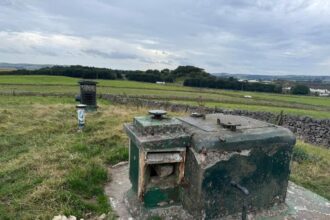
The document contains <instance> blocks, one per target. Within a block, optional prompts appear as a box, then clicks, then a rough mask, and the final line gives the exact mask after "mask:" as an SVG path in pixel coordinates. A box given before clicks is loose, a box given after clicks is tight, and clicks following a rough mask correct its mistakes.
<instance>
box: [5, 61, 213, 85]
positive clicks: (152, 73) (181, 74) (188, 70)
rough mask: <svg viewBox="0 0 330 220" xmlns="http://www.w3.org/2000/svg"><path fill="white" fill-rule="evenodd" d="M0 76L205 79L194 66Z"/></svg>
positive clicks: (53, 70) (40, 71)
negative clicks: (172, 68)
mask: <svg viewBox="0 0 330 220" xmlns="http://www.w3.org/2000/svg"><path fill="white" fill-rule="evenodd" d="M0 74H1V75H5V74H10V75H51V76H68V77H77V78H84V79H110V80H111V79H128V80H134V81H143V82H152V83H154V82H156V81H164V82H174V81H175V80H176V79H177V78H189V77H207V76H209V74H208V73H206V72H205V71H204V70H203V69H201V68H198V67H194V66H179V67H178V68H176V69H174V70H169V69H163V70H161V71H159V70H147V71H141V70H113V69H107V68H97V67H86V66H79V65H76V66H53V67H46V68H42V69H38V70H25V69H22V70H16V71H11V72H0Z"/></svg>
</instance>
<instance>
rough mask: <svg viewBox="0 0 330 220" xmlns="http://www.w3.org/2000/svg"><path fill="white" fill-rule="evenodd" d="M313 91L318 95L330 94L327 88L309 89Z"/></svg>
mask: <svg viewBox="0 0 330 220" xmlns="http://www.w3.org/2000/svg"><path fill="white" fill-rule="evenodd" d="M309 90H310V92H311V93H313V94H315V95H318V96H323V97H324V96H330V91H329V90H327V89H313V88H310V89H309Z"/></svg>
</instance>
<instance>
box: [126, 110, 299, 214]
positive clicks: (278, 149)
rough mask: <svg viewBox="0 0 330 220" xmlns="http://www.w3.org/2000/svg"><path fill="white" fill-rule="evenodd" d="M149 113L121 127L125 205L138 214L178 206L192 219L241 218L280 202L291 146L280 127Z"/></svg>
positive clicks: (216, 117)
mask: <svg viewBox="0 0 330 220" xmlns="http://www.w3.org/2000/svg"><path fill="white" fill-rule="evenodd" d="M149 113H150V114H149V115H146V116H141V117H135V118H134V120H133V123H131V124H125V125H124V128H125V131H126V133H127V134H128V136H129V139H130V141H129V153H130V156H129V157H130V158H129V178H130V181H131V183H132V189H131V190H130V191H129V192H128V194H127V196H128V201H130V200H132V201H133V200H134V201H138V203H139V205H141V206H142V207H143V208H144V209H145V210H148V209H153V208H164V207H171V206H175V205H180V206H182V207H183V208H184V210H186V211H187V212H188V213H189V214H190V215H192V216H193V218H194V219H219V218H222V217H225V216H229V215H235V214H238V213H240V215H242V218H244V216H246V214H247V213H249V212H258V211H262V210H267V209H269V208H271V207H273V206H274V205H276V204H281V203H284V202H285V198H286V192H287V186H288V179H289V174H290V161H291V155H292V148H293V146H294V144H295V136H294V135H293V134H292V133H291V132H290V131H289V130H288V129H286V128H283V127H279V126H276V125H272V124H269V123H265V122H261V121H258V120H255V119H251V118H247V117H242V116H233V115H224V114H209V115H201V114H192V115H191V116H189V117H182V118H171V117H167V116H166V112H165V111H160V110H156V111H150V112H149Z"/></svg>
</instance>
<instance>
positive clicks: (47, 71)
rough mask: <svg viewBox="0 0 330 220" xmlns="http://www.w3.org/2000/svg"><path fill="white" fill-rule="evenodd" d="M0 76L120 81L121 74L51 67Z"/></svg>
mask: <svg viewBox="0 0 330 220" xmlns="http://www.w3.org/2000/svg"><path fill="white" fill-rule="evenodd" d="M1 74H2V75H4V74H10V75H50V76H69V77H77V78H85V79H122V74H121V72H118V71H114V70H111V69H106V68H96V67H86V66H53V67H46V68H42V69H38V70H25V69H22V70H15V71H11V72H7V73H6V72H2V73H1Z"/></svg>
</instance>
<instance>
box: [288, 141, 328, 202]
mask: <svg viewBox="0 0 330 220" xmlns="http://www.w3.org/2000/svg"><path fill="white" fill-rule="evenodd" d="M291 169H292V172H291V176H290V179H291V180H292V181H293V182H295V183H297V184H298V185H301V186H303V187H305V188H307V189H310V190H311V191H313V192H315V193H317V194H319V195H321V196H323V197H325V198H327V199H328V200H330V151H329V150H328V149H325V148H322V147H316V146H313V145H310V144H306V143H303V142H301V141H298V143H297V144H296V146H295V148H294V151H293V161H292V166H291Z"/></svg>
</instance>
